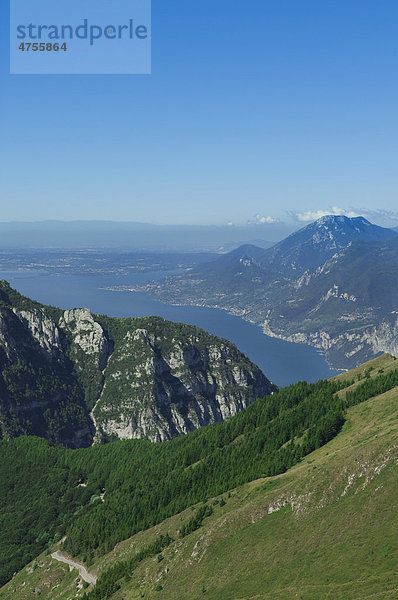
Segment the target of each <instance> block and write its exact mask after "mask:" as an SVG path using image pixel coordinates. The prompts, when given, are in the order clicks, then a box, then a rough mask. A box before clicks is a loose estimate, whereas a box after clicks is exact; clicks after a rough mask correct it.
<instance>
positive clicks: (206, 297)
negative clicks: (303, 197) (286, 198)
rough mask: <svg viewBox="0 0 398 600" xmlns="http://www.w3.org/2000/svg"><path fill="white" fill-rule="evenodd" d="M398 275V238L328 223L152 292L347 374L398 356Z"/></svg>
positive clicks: (357, 221)
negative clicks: (244, 324) (210, 310)
mask: <svg viewBox="0 0 398 600" xmlns="http://www.w3.org/2000/svg"><path fill="white" fill-rule="evenodd" d="M397 275H398V236H397V233H396V232H395V231H393V230H390V229H385V228H382V227H378V226H377V225H373V224H371V223H370V222H369V221H367V220H366V219H364V218H363V217H356V218H348V217H345V216H326V217H322V218H321V219H319V220H318V221H315V222H314V223H311V224H309V225H307V226H306V227H304V228H303V229H301V230H300V231H298V232H295V233H293V234H291V235H290V236H289V237H287V238H286V239H284V240H282V241H281V242H279V243H278V244H276V245H275V246H273V247H272V248H269V249H263V248H258V247H256V246H252V245H244V246H241V247H240V248H237V249H236V250H233V251H232V252H230V253H229V254H226V255H224V256H221V257H218V258H216V259H215V260H212V261H210V262H208V263H203V264H201V265H198V266H197V267H195V268H193V269H192V270H191V271H190V272H189V273H187V274H183V275H178V276H174V277H170V278H168V279H167V280H166V281H165V282H161V283H159V282H157V283H155V284H153V285H152V286H150V287H149V288H148V289H149V291H151V293H152V294H153V295H155V296H156V297H157V298H159V299H161V300H163V301H166V302H169V303H175V304H197V305H205V306H215V307H221V308H224V309H226V310H228V311H230V312H232V313H234V314H238V315H240V316H242V317H243V318H245V319H247V320H249V321H252V322H253V323H256V324H258V325H260V326H261V327H262V329H263V331H264V333H266V334H267V335H270V336H274V337H279V338H282V339H285V340H288V341H293V342H299V343H306V344H310V345H312V346H315V347H316V348H318V349H319V350H321V351H322V352H324V353H325V354H326V357H327V360H328V361H329V363H330V364H331V365H332V366H334V367H335V368H338V369H347V368H351V367H354V366H356V365H358V364H360V363H361V362H363V361H365V360H367V359H369V358H371V357H372V356H375V355H377V354H378V353H380V352H391V353H397V349H398V346H397V332H398V312H397V309H398V301H397V300H398V277H397Z"/></svg>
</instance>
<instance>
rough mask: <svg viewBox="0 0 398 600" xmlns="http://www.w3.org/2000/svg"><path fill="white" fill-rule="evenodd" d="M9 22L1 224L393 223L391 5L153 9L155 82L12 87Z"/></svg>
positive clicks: (40, 80)
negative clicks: (338, 216)
mask: <svg viewBox="0 0 398 600" xmlns="http://www.w3.org/2000/svg"><path fill="white" fill-rule="evenodd" d="M11 1H12V0H11ZM8 18H9V17H8V10H7V7H6V3H3V4H2V8H1V13H0V36H1V53H0V115H1V117H0V118H1V123H0V131H1V137H0V144H1V145H0V165H1V167H0V169H1V173H0V174H1V186H0V197H1V214H0V220H1V221H8V220H26V221H32V220H42V219H67V220H69V219H110V220H130V221H146V222H153V223H159V224H166V223H194V224H197V223H201V224H210V223H212V224H225V223H228V222H232V223H235V224H241V223H246V222H247V221H249V220H251V221H261V220H268V221H270V223H269V225H270V227H272V226H273V221H274V220H275V221H277V220H278V221H285V222H286V221H289V220H295V221H297V222H303V223H304V222H306V221H307V220H309V219H312V218H313V217H316V216H319V215H320V214H322V213H324V212H345V213H346V214H352V215H354V214H365V216H368V217H370V218H371V219H372V220H373V221H375V222H378V223H380V224H392V223H394V224H395V225H398V202H397V192H398V168H397V145H398V111H397V106H398V97H397V96H398V93H397V92H398V36H397V31H398V3H397V2H396V0H380V1H379V2H376V1H375V0H372V1H369V0H348V1H347V0H344V1H342V0H333V1H330V0H322V2H320V1H319V0H317V1H312V0H300V2H298V1H297V0H277V1H274V0H272V1H270V0H234V2H231V1H230V0H228V1H227V0H217V2H215V1H214V0H200V2H199V1H198V0H197V1H193V0H188V1H187V0H167V1H166V0H153V2H152V40H153V44H152V74H151V75H126V76H124V75H120V76H119V75H105V76H100V75H91V76H83V75H78V76H74V75H68V76H56V75H47V76H35V75H26V76H25V75H9V50H8V33H9V32H8ZM394 219H395V220H394Z"/></svg>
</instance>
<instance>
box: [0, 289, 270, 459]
mask: <svg viewBox="0 0 398 600" xmlns="http://www.w3.org/2000/svg"><path fill="white" fill-rule="evenodd" d="M275 389H276V388H275V387H274V386H273V385H272V384H271V383H270V382H269V381H268V380H267V379H266V377H265V376H264V375H263V374H262V373H261V371H260V370H259V369H258V367H256V366H255V365H254V364H252V363H251V362H250V361H249V360H248V359H247V358H246V357H245V356H244V355H243V354H242V353H241V352H239V350H238V349H237V348H236V347H235V346H234V345H233V344H231V343H230V342H227V341H226V340H221V339H219V338H216V337H214V336H211V335H209V334H207V333H206V332H204V331H202V330H200V329H197V328H196V327H192V326H188V325H182V324H176V323H170V322H167V321H164V320H163V319H160V318H157V317H147V318H137V319H111V318H109V317H100V316H96V315H92V314H91V313H90V311H89V310H87V309H74V310H68V311H61V310H59V309H54V308H51V307H46V306H42V305H39V304H38V303H35V302H32V301H30V300H29V299H27V298H24V297H22V296H20V295H19V294H18V293H17V292H15V290H12V289H11V288H10V287H9V285H8V284H7V283H6V282H1V283H0V437H2V438H5V439H7V438H11V437H15V436H18V435H23V434H29V435H39V436H42V437H46V438H48V439H50V440H52V441H54V442H55V443H61V444H64V445H67V446H70V447H80V446H87V445H90V444H91V443H92V442H93V440H96V441H108V440H112V439H118V438H122V439H125V438H147V439H149V440H151V441H161V440H165V439H170V438H172V437H175V436H177V435H180V434H183V433H186V432H188V431H192V430H193V429H196V428H197V427H201V426H203V425H207V424H209V423H216V422H221V421H223V420H224V419H226V418H227V417H229V416H231V415H234V414H236V413H237V412H238V411H240V410H242V409H243V408H245V407H246V406H247V405H248V404H250V403H251V402H253V401H254V400H255V399H256V398H258V397H262V396H264V395H266V394H269V393H271V392H273V391H274V390H275Z"/></svg>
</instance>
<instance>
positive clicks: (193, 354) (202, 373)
mask: <svg viewBox="0 0 398 600" xmlns="http://www.w3.org/2000/svg"><path fill="white" fill-rule="evenodd" d="M137 321H139V319H138V320H137ZM164 324H165V322H164V321H163V320H162V319H157V318H154V319H152V321H150V322H149V323H148V324H147V326H146V327H145V328H143V327H138V328H137V326H136V324H135V323H131V326H130V328H129V329H128V330H127V331H126V332H125V335H124V337H123V339H122V341H121V342H120V344H119V345H117V346H116V347H115V351H114V353H113V354H112V356H111V358H110V360H109V364H108V367H107V369H106V371H105V380H106V382H105V387H104V390H103V393H102V396H101V399H100V401H99V402H98V404H97V406H96V408H95V411H94V414H95V418H96V422H97V424H98V427H99V428H100V430H101V431H102V432H103V434H104V435H106V436H107V437H110V438H112V437H114V436H116V437H118V438H122V439H125V438H143V437H144V438H147V439H150V440H152V441H163V440H166V439H170V438H173V437H175V436H177V435H181V434H184V433H188V432H189V431H192V430H194V429H197V428H198V427H202V426H203V425H208V424H210V423H220V422H222V421H224V420H225V419H227V418H228V417H230V416H232V415H235V414H236V413H237V412H239V411H240V410H243V409H244V408H246V406H248V405H249V404H250V403H251V402H253V401H254V400H256V399H257V398H259V397H262V396H264V395H266V394H269V393H271V392H272V391H274V390H275V389H276V388H275V387H274V386H273V385H272V384H270V382H269V381H268V380H267V379H266V378H265V377H264V375H263V374H262V373H261V371H260V370H259V369H258V367H256V366H255V365H254V364H252V363H251V362H250V361H249V360H248V359H247V358H246V357H245V356H244V355H243V354H242V353H240V352H239V351H238V350H237V348H236V347H235V346H233V344H231V343H229V342H227V341H226V340H220V339H217V338H214V337H213V336H210V335H208V334H206V333H205V332H202V331H200V330H198V329H196V328H194V327H191V326H188V325H175V324H170V323H166V327H167V328H168V329H174V328H175V331H174V332H173V333H172V334H171V335H172V337H171V339H169V340H165V337H164V333H165V331H164ZM165 341H166V343H165Z"/></svg>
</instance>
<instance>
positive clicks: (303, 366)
mask: <svg viewBox="0 0 398 600" xmlns="http://www.w3.org/2000/svg"><path fill="white" fill-rule="evenodd" d="M164 277H165V272H164V271H162V272H146V273H134V274H130V275H87V274H84V275H65V274H64V275H60V274H48V272H45V271H43V272H41V271H34V272H33V271H26V272H23V271H11V272H10V271H0V279H6V280H7V281H9V283H10V285H11V286H12V287H14V288H15V289H17V290H18V291H19V292H20V293H21V294H24V295H26V296H28V297H29V298H32V299H34V300H37V301H38V302H42V303H43V304H51V305H54V306H59V307H60V308H63V309H67V308H77V307H79V308H82V307H84V308H89V309H90V310H91V311H92V312H94V313H97V314H106V315H109V316H112V317H144V316H149V315H157V316H160V317H163V318H164V319H169V320H170V321H177V322H180V323H188V324H191V325H196V326H197V327H201V328H202V329H205V330H206V331H208V332H209V333H212V334H214V335H217V336H219V337H223V338H226V339H228V340H230V341H231V342H233V343H234V344H236V345H237V346H238V348H239V349H240V350H241V351H242V352H244V353H245V354H246V355H247V356H248V357H249V358H250V359H251V360H252V361H253V362H254V363H256V364H257V365H258V366H259V367H260V369H261V370H262V371H263V373H264V374H265V375H266V376H267V377H268V378H269V379H270V380H271V381H273V382H274V383H276V384H277V385H281V386H285V385H288V384H290V383H295V382H297V381H300V380H304V379H305V380H307V381H316V380H317V379H323V378H327V377H331V376H333V375H335V374H336V373H337V372H336V371H334V370H332V369H331V368H330V367H329V366H328V364H327V363H326V361H325V359H324V357H323V356H322V355H321V354H319V353H318V352H317V351H316V350H314V349H313V348H311V347H309V346H305V345H301V344H292V343H290V342H284V341H282V340H277V339H274V338H271V337H269V336H266V335H264V334H263V333H262V331H261V329H260V328H259V327H257V326H256V325H252V324H251V323H248V322H247V321H244V320H243V319H241V318H240V317H236V316H234V315H230V314H228V313H227V312H225V311H223V310H220V309H215V308H204V307H196V306H169V305H167V304H163V303H162V302H158V301H157V300H154V299H153V298H151V296H150V295H149V294H147V293H144V292H127V291H123V292H119V291H110V290H106V289H102V288H105V287H110V286H120V285H131V286H133V285H140V284H143V283H146V282H149V281H153V280H157V279H162V278H164Z"/></svg>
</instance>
